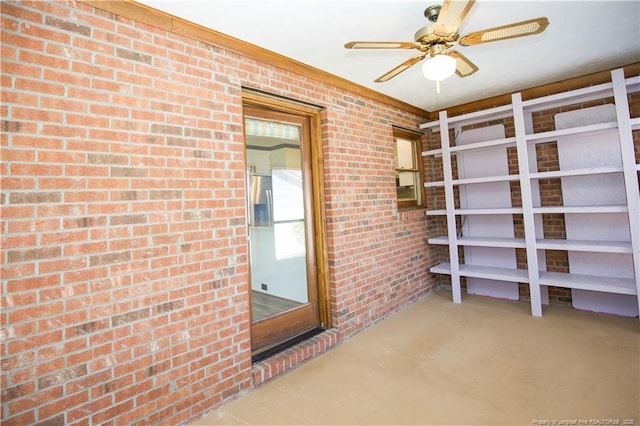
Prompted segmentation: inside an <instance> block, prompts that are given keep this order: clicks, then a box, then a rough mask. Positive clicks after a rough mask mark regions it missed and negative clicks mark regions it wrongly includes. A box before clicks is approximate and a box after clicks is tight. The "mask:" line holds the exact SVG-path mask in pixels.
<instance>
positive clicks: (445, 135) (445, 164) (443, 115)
mask: <svg viewBox="0 0 640 426" xmlns="http://www.w3.org/2000/svg"><path fill="white" fill-rule="evenodd" d="M440 143H441V145H442V168H443V172H444V197H445V205H446V212H447V235H448V238H449V262H450V264H451V292H452V293H453V303H462V289H461V286H460V261H459V259H458V236H457V230H456V212H455V209H456V204H455V198H454V196H453V170H452V168H451V144H450V142H449V122H448V120H447V111H440Z"/></svg>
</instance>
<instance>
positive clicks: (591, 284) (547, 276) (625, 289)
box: [540, 272, 637, 296]
mask: <svg viewBox="0 0 640 426" xmlns="http://www.w3.org/2000/svg"><path fill="white" fill-rule="evenodd" d="M540 282H541V283H544V284H548V285H553V286H556V287H565V288H572V289H576V290H588V291H597V292H605V293H615V294H624V295H635V294H637V289H636V285H635V282H634V280H633V278H617V277H601V276H597V275H583V274H575V273H570V274H563V273H561V272H540ZM600 296H602V295H600Z"/></svg>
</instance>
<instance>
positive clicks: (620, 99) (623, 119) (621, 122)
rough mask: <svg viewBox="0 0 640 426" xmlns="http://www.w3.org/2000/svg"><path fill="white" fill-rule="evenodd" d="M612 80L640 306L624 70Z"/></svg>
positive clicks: (638, 231) (639, 233)
mask: <svg viewBox="0 0 640 426" xmlns="http://www.w3.org/2000/svg"><path fill="white" fill-rule="evenodd" d="M611 81H612V82H613V99H614V102H615V104H616V117H617V121H618V136H619V138H620V154H621V155H622V171H623V174H624V187H625V192H626V196H627V211H628V214H629V230H630V231H631V250H632V257H633V271H634V275H635V282H636V296H637V299H638V306H640V195H639V194H638V192H639V188H638V177H637V174H636V160H635V158H636V157H635V153H634V151H633V133H632V131H631V115H630V113H629V101H628V98H627V83H626V81H625V78H624V70H623V69H617V70H613V71H611Z"/></svg>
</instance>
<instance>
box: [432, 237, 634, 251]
mask: <svg viewBox="0 0 640 426" xmlns="http://www.w3.org/2000/svg"><path fill="white" fill-rule="evenodd" d="M428 242H429V244H435V245H449V238H448V237H447V236H446V235H443V236H438V237H433V238H429V240H428ZM456 242H457V244H458V245H460V246H473V247H499V248H525V247H526V245H525V241H524V238H493V237H460V238H458V239H456ZM536 248H537V249H539V250H567V251H588V252H597V253H631V252H632V249H631V243H630V242H628V241H592V240H589V241H587V240H561V239H537V240H536Z"/></svg>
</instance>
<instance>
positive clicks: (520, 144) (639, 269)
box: [420, 69, 640, 316]
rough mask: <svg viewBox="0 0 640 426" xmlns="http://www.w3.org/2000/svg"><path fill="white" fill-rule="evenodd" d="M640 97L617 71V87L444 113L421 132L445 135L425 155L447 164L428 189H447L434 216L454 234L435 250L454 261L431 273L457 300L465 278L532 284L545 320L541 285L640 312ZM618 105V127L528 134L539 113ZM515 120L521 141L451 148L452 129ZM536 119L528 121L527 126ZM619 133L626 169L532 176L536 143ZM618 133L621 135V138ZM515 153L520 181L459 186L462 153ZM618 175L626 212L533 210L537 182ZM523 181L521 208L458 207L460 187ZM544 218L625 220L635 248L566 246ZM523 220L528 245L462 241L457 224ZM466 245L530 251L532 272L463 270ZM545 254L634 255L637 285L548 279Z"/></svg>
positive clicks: (639, 86) (517, 98)
mask: <svg viewBox="0 0 640 426" xmlns="http://www.w3.org/2000/svg"><path fill="white" fill-rule="evenodd" d="M638 91H640V77H632V78H628V79H625V77H624V72H623V70H622V69H618V70H614V71H612V72H611V82H609V83H604V84H599V85H596V86H591V87H587V88H584V89H579V90H573V91H569V92H563V93H559V94H555V95H551V96H545V97H541V98H536V99H532V100H527V101H522V99H521V95H520V94H519V93H515V94H513V95H512V103H511V104H510V105H505V106H500V107H497V108H492V109H487V110H484V111H478V112H473V113H470V114H463V115H459V116H455V117H448V116H447V112H446V111H441V112H440V114H439V120H436V121H432V122H428V123H425V124H423V125H421V126H420V127H421V128H422V129H432V130H433V131H435V132H439V133H440V137H441V148H440V149H434V150H429V151H424V152H423V153H422V154H423V156H436V157H440V156H441V157H442V165H443V172H444V180H443V181H439V182H426V183H425V184H424V186H425V187H427V188H430V187H432V188H434V187H435V188H437V187H442V188H444V194H445V205H446V208H445V209H444V210H430V211H427V215H429V216H446V219H447V235H446V236H438V237H434V238H430V239H429V243H430V244H438V245H446V246H448V247H449V256H450V260H449V262H443V263H440V264H438V265H435V266H433V267H432V268H431V272H433V273H438V274H447V275H451V283H452V290H453V301H454V302H455V303H460V302H461V301H462V295H461V286H460V277H474V278H484V279H493V280H500V281H510V282H518V283H527V284H528V285H529V290H530V295H531V312H532V315H534V316H541V315H542V303H541V286H555V287H564V288H571V289H581V290H590V291H598V292H606V293H614V294H625V295H635V296H636V300H637V301H638V304H639V305H640V195H639V188H638V178H637V171H638V170H640V164H636V161H635V154H634V146H633V136H632V130H636V129H639V128H640V118H631V117H630V113H629V105H628V97H627V95H628V94H629V93H634V92H638ZM610 97H613V98H614V103H615V110H616V121H614V122H608V123H600V124H591V125H585V126H580V127H576V128H568V129H562V130H554V131H547V132H540V133H528V132H527V131H526V130H525V129H526V123H531V114H532V113H534V112H536V111H544V110H550V109H554V108H559V107H564V106H568V105H576V104H580V103H584V102H590V101H595V100H600V99H604V98H610ZM506 117H513V120H514V125H515V137H509V138H504V139H499V140H491V141H484V142H479V143H471V144H466V145H461V146H452V145H451V143H450V141H449V129H451V128H456V129H460V128H462V127H463V126H467V125H471V124H476V123H487V122H490V121H492V120H496V119H501V118H506ZM527 120H529V121H527ZM612 129H615V130H617V135H618V138H619V144H620V151H621V152H620V153H621V158H622V166H621V167H587V168H576V169H573V170H559V171H551V172H530V171H529V161H528V160H529V159H528V149H527V148H528V147H529V146H530V145H531V144H539V143H543V142H550V141H557V143H558V144H560V143H562V138H563V137H568V136H575V135H589V136H593V135H598V134H600V133H603V132H609V133H611V131H612ZM615 130H614V131H615ZM498 146H504V147H513V146H515V147H516V150H517V157H518V172H519V173H518V174H517V175H505V176H489V177H481V178H470V179H453V171H452V165H451V158H452V156H454V155H457V153H459V152H462V151H472V150H481V149H485V148H489V147H498ZM612 173H618V174H622V175H623V176H624V187H625V188H624V191H625V194H626V200H627V203H626V204H625V205H593V206H589V205H585V206H559V207H537V206H534V205H533V197H532V185H531V183H532V181H534V180H537V179H548V178H559V177H570V176H589V175H608V174H612ZM503 181H518V182H519V183H520V191H521V196H522V207H514V208H495V209H486V208H485V209H460V208H456V207H455V198H454V187H456V186H461V185H473V184H477V183H486V182H503ZM544 213H567V214H575V213H579V214H591V215H597V214H601V213H626V215H627V216H628V220H629V230H630V235H631V238H630V241H595V240H594V241H590V240H560V239H541V238H536V221H535V220H534V218H535V215H540V214H544ZM493 214H522V217H523V222H524V234H525V238H486V237H484V238H480V237H465V236H461V237H458V235H457V233H458V231H457V228H456V218H457V217H459V216H463V215H493ZM459 246H475V247H500V248H521V249H525V250H526V255H527V265H528V269H526V270H524V269H511V268H499V267H488V266H477V265H466V264H461V263H460V262H459V259H458V247H459ZM539 250H567V251H577V252H597V253H617V254H626V255H629V254H630V255H631V257H632V260H633V276H634V277H635V278H619V277H607V276H595V275H583V274H574V273H559V272H547V271H544V270H542V269H543V268H540V267H539V265H538V251H539Z"/></svg>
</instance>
